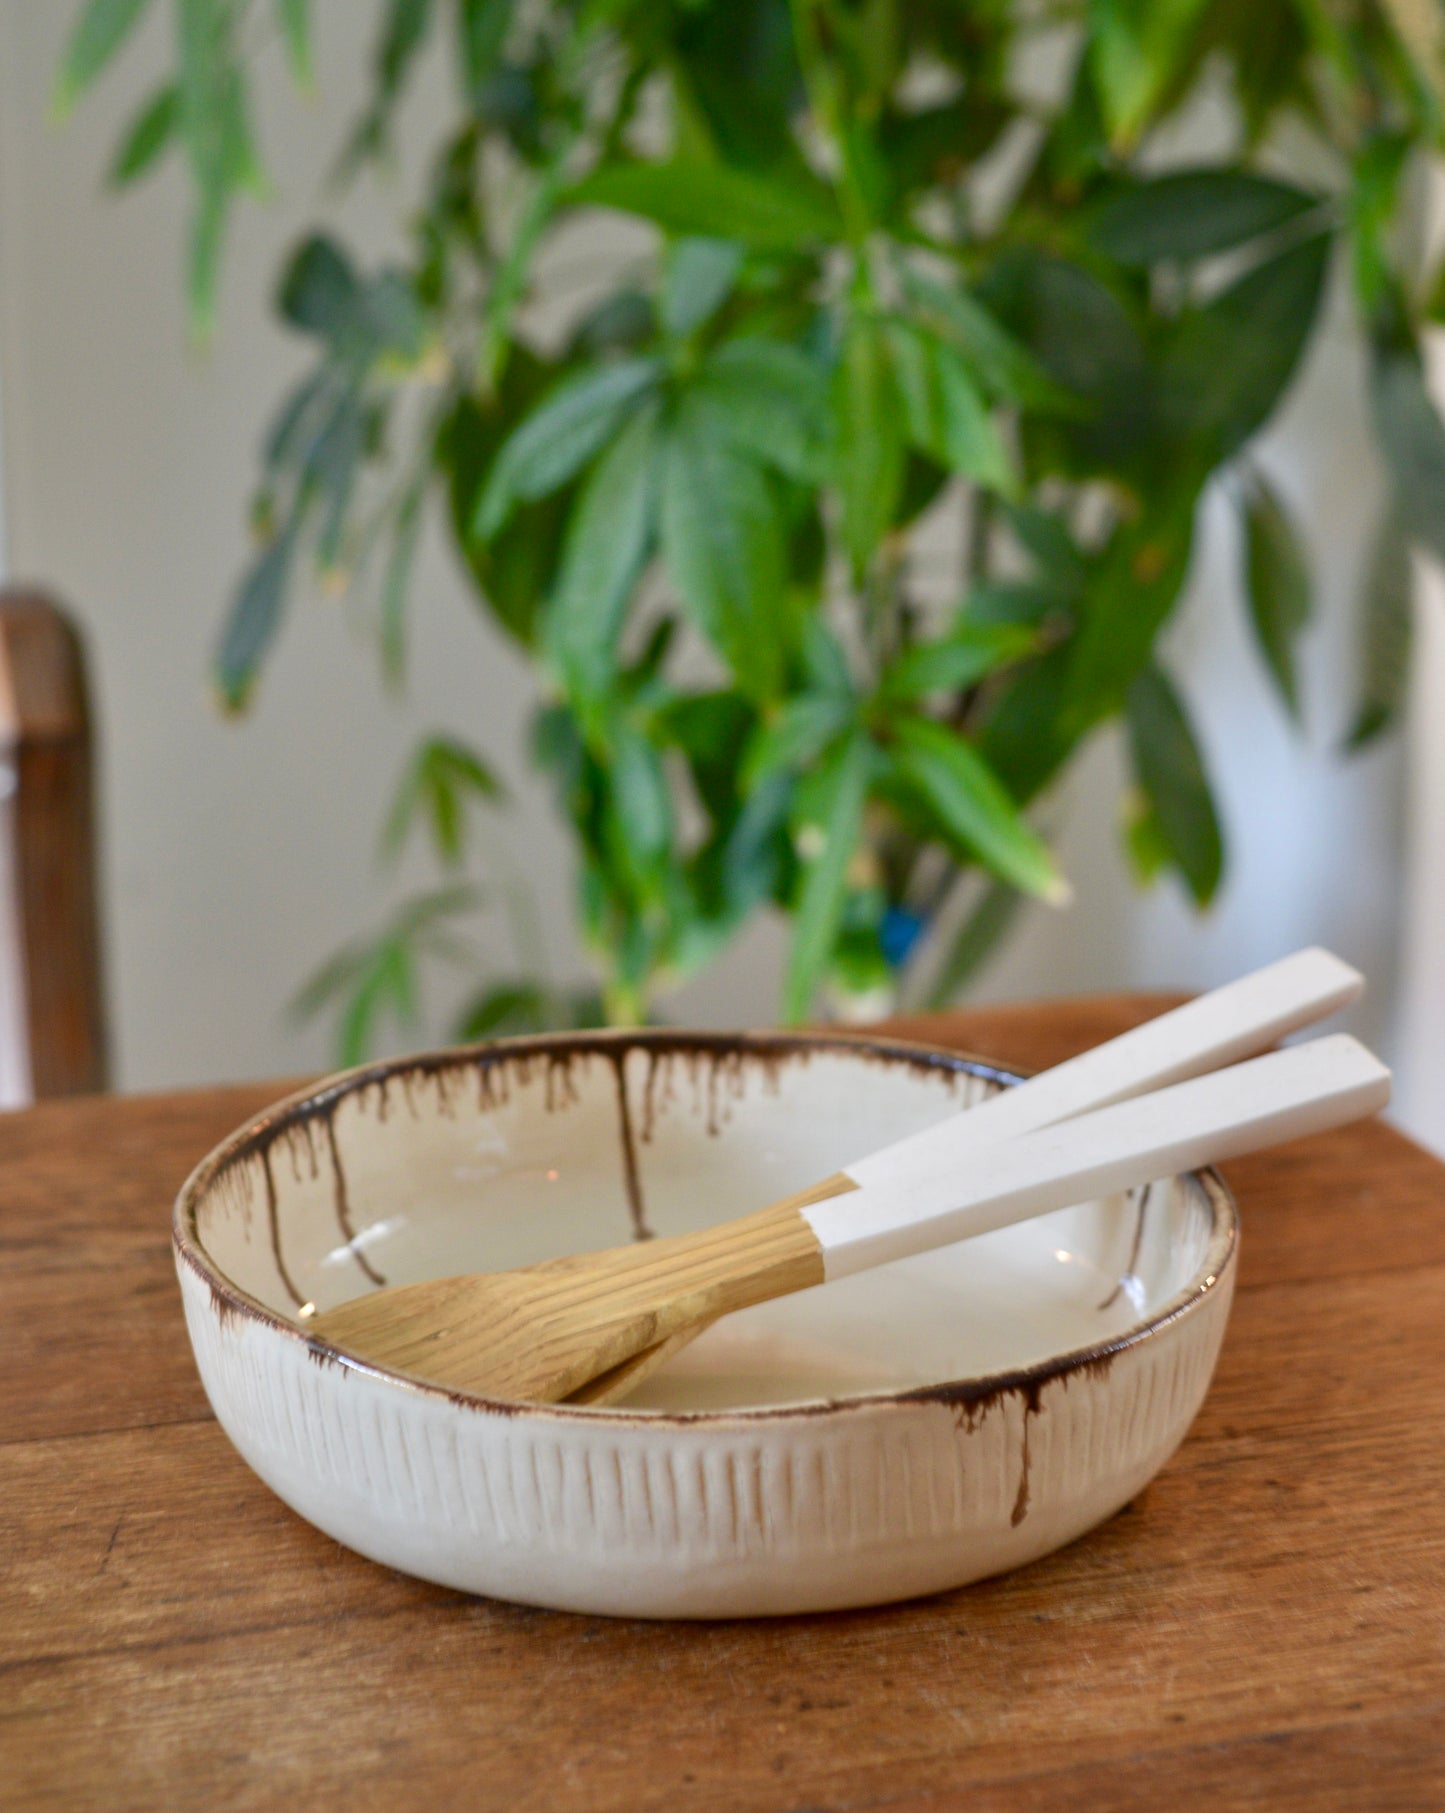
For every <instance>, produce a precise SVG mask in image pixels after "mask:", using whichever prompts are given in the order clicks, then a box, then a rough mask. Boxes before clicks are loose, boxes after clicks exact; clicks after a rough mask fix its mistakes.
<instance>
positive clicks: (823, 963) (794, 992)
mask: <svg viewBox="0 0 1445 1813" xmlns="http://www.w3.org/2000/svg"><path fill="white" fill-rule="evenodd" d="M874 765H875V751H874V748H873V745H872V744H871V743H870V742H869V741H868V740H867V738H866V737H862V736H855V737H850V738H849V740H848V741H847V742H846V743H843V744H841V745H840V746H839V748H838V750H837V752H836V753H835V754H834V755H833V756H831V757H830V758H829V760H828V762H827V763H826V765H825V767H824V768H823V770H822V771H821V772H820V774H819V776H818V783H819V784H818V787H817V789H816V791H815V792H814V795H813V799H814V804H815V807H816V811H817V817H816V820H815V821H814V822H812V823H810V824H808V825H805V826H803V827H802V828H801V829H800V833H799V841H800V843H801V844H802V845H803V846H804V857H803V865H802V875H801V883H802V885H801V888H800V890H799V894H798V898H797V903H796V911H795V915H794V921H793V942H792V946H791V949H790V950H789V953H788V969H787V978H786V981H785V983H784V987H783V1017H784V1018H785V1019H786V1020H788V1021H790V1022H797V1021H799V1020H801V1019H803V1018H804V1017H805V1016H806V1014H807V1012H808V1010H809V1008H810V1007H811V1005H812V1001H813V996H814V994H815V993H816V992H817V988H818V984H819V983H820V982H821V981H822V979H823V977H824V975H825V974H826V973H827V969H828V964H829V962H830V960H831V958H832V955H833V949H834V946H835V945H836V943H837V940H838V933H839V930H840V928H841V926H842V923H843V908H844V905H845V903H846V901H847V898H848V867H849V864H850V863H851V862H852V860H853V853H854V851H855V850H856V849H857V847H858V840H859V838H860V837H861V835H862V831H863V808H864V806H865V804H866V803H867V799H868V788H869V783H870V781H871V779H872V776H873V770H874Z"/></svg>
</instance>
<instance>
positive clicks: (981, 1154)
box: [801, 1032, 1390, 1282]
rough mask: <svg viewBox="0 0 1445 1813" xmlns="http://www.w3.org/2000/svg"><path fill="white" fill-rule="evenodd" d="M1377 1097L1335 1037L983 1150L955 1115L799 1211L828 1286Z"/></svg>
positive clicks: (1378, 1081)
mask: <svg viewBox="0 0 1445 1813" xmlns="http://www.w3.org/2000/svg"><path fill="white" fill-rule="evenodd" d="M1389 1100H1390V1073H1389V1071H1388V1070H1387V1069H1386V1068H1385V1066H1384V1065H1383V1064H1382V1063H1381V1062H1380V1060H1379V1059H1378V1058H1377V1057H1376V1056H1375V1055H1374V1053H1373V1052H1370V1051H1367V1050H1366V1049H1365V1047H1364V1046H1363V1045H1361V1044H1360V1042H1359V1040H1358V1039H1352V1038H1351V1037H1350V1036H1349V1034H1348V1033H1343V1032H1341V1033H1335V1034H1334V1035H1333V1036H1332V1037H1329V1038H1324V1039H1310V1040H1308V1041H1307V1042H1306V1043H1305V1044H1303V1045H1292V1046H1290V1047H1289V1048H1288V1049H1287V1050H1284V1051H1272V1052H1269V1053H1268V1054H1267V1055H1266V1056H1264V1057H1260V1058H1251V1059H1250V1060H1249V1062H1248V1063H1245V1064H1231V1065H1229V1066H1227V1067H1226V1068H1225V1069H1223V1070H1216V1071H1215V1072H1213V1074H1212V1075H1210V1076H1197V1077H1192V1078H1190V1080H1189V1081H1188V1082H1183V1083H1174V1084H1172V1085H1171V1086H1170V1087H1169V1088H1167V1089H1155V1090H1151V1091H1150V1092H1149V1093H1148V1094H1147V1095H1141V1096H1134V1097H1131V1098H1130V1099H1129V1100H1127V1101H1122V1102H1114V1103H1112V1104H1111V1105H1110V1106H1109V1107H1107V1108H1099V1109H1097V1110H1095V1112H1094V1113H1092V1114H1082V1115H1076V1116H1075V1117H1074V1118H1073V1119H1072V1120H1068V1121H1061V1122H1059V1123H1058V1124H1056V1125H1054V1126H1050V1127H1040V1128H1037V1129H1036V1130H1035V1131H1034V1132H1032V1133H1020V1134H1018V1135H1016V1136H1015V1137H1014V1138H1012V1139H1004V1140H1000V1141H998V1142H997V1143H989V1144H985V1145H983V1146H981V1147H980V1146H976V1145H974V1144H972V1143H971V1142H969V1141H967V1140H966V1139H964V1138H960V1137H959V1135H961V1134H965V1133H966V1131H967V1128H968V1121H969V1116H968V1115H966V1114H962V1115H958V1116H956V1117H955V1119H954V1121H953V1122H952V1123H951V1124H950V1127H949V1129H948V1131H949V1132H950V1133H951V1134H952V1135H953V1137H952V1138H951V1139H949V1140H947V1141H940V1142H938V1143H937V1144H936V1145H935V1146H934V1147H933V1148H932V1149H931V1150H930V1151H929V1154H928V1161H927V1163H926V1164H913V1165H908V1166H905V1167H904V1168H903V1170H902V1174H901V1175H897V1174H895V1173H894V1171H893V1169H892V1168H891V1166H890V1163H889V1156H890V1155H889V1153H887V1152H884V1153H879V1154H877V1155H876V1156H875V1157H873V1158H870V1159H865V1160H864V1161H863V1163H862V1164H855V1165H849V1166H848V1168H847V1172H846V1175H847V1176H849V1177H851V1178H852V1179H853V1180H854V1181H855V1182H856V1183H857V1184H858V1186H859V1187H858V1188H857V1189H856V1190H852V1191H849V1192H847V1193H845V1194H841V1195H834V1196H829V1197H827V1198H826V1199H825V1200H824V1201H822V1202H817V1203H812V1204H810V1205H808V1206H807V1207H805V1208H804V1209H803V1210H802V1211H801V1213H802V1215H803V1217H804V1219H805V1220H806V1221H807V1222H808V1224H809V1226H810V1227H811V1228H812V1230H813V1233H814V1235H815V1236H816V1238H817V1241H818V1244H819V1246H820V1247H821V1248H822V1250H823V1264H824V1271H825V1276H826V1277H827V1278H828V1279H829V1281H830V1282H831V1281H832V1280H834V1279H837V1278H846V1277H849V1276H850V1275H851V1274H852V1273H854V1272H859V1271H863V1270H864V1269H865V1268H867V1267H869V1266H875V1265H883V1264H886V1263H888V1262H889V1261H890V1260H894V1259H902V1258H906V1257H907V1256H908V1255H910V1254H913V1253H923V1252H928V1251H930V1250H931V1249H932V1248H934V1247H937V1246H941V1245H943V1244H945V1243H949V1242H954V1241H959V1240H968V1239H974V1238H976V1237H977V1236H978V1235H980V1234H988V1233H992V1232H993V1231H994V1229H996V1228H1003V1227H1007V1226H1009V1225H1011V1224H1012V1223H1014V1222H1018V1221H1024V1220H1027V1219H1028V1218H1029V1217H1031V1216H1034V1215H1039V1214H1043V1213H1045V1212H1047V1211H1048V1210H1050V1209H1058V1208H1061V1207H1063V1206H1065V1205H1066V1204H1068V1203H1071V1202H1077V1201H1078V1200H1079V1199H1080V1198H1081V1197H1084V1196H1101V1195H1107V1194H1109V1193H1110V1192H1114V1191H1118V1190H1127V1189H1133V1188H1138V1187H1141V1186H1142V1185H1144V1184H1146V1183H1148V1182H1149V1181H1150V1179H1152V1178H1156V1177H1167V1176H1169V1175H1170V1174H1171V1173H1173V1172H1175V1171H1181V1170H1188V1169H1191V1168H1195V1167H1198V1166H1200V1165H1203V1164H1206V1163H1215V1162H1218V1161H1221V1160H1223V1159H1226V1158H1238V1157H1239V1156H1240V1154H1241V1153H1245V1152H1255V1151H1258V1150H1259V1149H1260V1148H1261V1147H1263V1146H1278V1145H1282V1144H1284V1142H1285V1141H1286V1140H1291V1139H1303V1138H1304V1137H1305V1136H1306V1135H1307V1134H1311V1133H1323V1132H1325V1131H1326V1130H1327V1129H1329V1128H1331V1127H1341V1126H1344V1125H1345V1124H1346V1123H1347V1122H1349V1121H1353V1120H1359V1119H1360V1118H1361V1117H1362V1116H1364V1115H1367V1114H1374V1113H1377V1112H1378V1111H1379V1110H1380V1109H1381V1108H1384V1107H1385V1106H1386V1105H1387V1104H1388V1102H1389ZM910 1143H911V1142H907V1141H905V1142H904V1149H905V1150H907V1148H908V1146H909V1144H910ZM893 1150H894V1151H897V1150H898V1148H897V1147H894V1148H893Z"/></svg>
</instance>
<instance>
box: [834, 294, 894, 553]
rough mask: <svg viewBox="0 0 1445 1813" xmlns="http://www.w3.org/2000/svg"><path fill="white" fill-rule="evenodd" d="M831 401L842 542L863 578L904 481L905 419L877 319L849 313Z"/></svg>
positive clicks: (891, 521)
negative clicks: (903, 419) (834, 396)
mask: <svg viewBox="0 0 1445 1813" xmlns="http://www.w3.org/2000/svg"><path fill="white" fill-rule="evenodd" d="M836 395H837V400H836V403H835V406H834V423H835V430H836V441H835V447H834V479H835V483H836V484H837V487H838V501H839V504H840V506H841V510H842V518H843V542H844V546H845V547H846V548H847V550H848V555H849V558H850V560H851V561H852V564H853V572H854V576H855V578H861V576H862V575H863V573H864V572H865V571H866V569H867V567H868V565H869V562H870V561H871V560H872V558H873V556H874V554H875V553H876V552H877V550H878V546H879V544H880V543H881V541H882V540H883V537H884V536H885V535H886V534H887V533H888V531H889V529H890V528H891V527H892V526H893V522H894V518H895V515H896V513H897V509H898V501H899V496H900V494H901V491H902V486H903V450H904V444H903V426H904V425H903V421H902V409H901V406H900V405H901V399H900V397H899V394H898V388H897V385H896V384H895V382H894V377H893V369H892V362H891V361H890V359H889V357H888V348H887V345H886V343H885V341H884V338H883V335H882V332H881V331H880V328H879V324H878V323H877V322H876V321H874V320H872V319H870V318H869V317H868V316H866V315H853V316H852V317H851V318H850V319H849V322H848V328H847V334H846V337H845V339H844V342H843V358H842V362H841V364H840V365H839V368H838V376H837V381H836Z"/></svg>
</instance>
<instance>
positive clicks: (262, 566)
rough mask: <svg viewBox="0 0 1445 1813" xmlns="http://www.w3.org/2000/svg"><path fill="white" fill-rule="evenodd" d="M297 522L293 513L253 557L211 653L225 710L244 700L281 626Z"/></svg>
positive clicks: (230, 709) (242, 702) (243, 704)
mask: <svg viewBox="0 0 1445 1813" xmlns="http://www.w3.org/2000/svg"><path fill="white" fill-rule="evenodd" d="M297 531H298V524H297V520H296V518H295V517H294V516H293V517H292V518H291V520H290V522H288V523H287V525H286V527H285V528H284V529H283V530H282V532H281V533H280V534H279V535H278V536H276V538H275V539H274V540H273V541H272V542H271V543H270V545H269V546H268V547H265V548H263V549H262V550H261V552H260V553H259V554H258V555H257V556H256V558H255V560H254V561H253V562H252V563H251V565H250V567H249V568H248V569H247V571H246V573H245V575H244V576H243V578H242V580H241V584H240V587H239V588H238V590H237V592H236V596H235V598H234V600H233V601H232V604H231V609H230V611H229V613H228V615H227V617H226V623H225V627H224V629H223V630H222V633H221V645H220V648H219V649H218V651H217V654H216V662H215V674H216V684H217V685H218V687H219V688H220V693H221V702H222V704H223V705H224V706H225V707H226V709H227V710H228V711H240V710H241V709H242V708H243V707H244V706H245V705H246V703H247V702H248V700H249V698H250V695H251V689H252V687H253V686H254V685H255V681H256V675H257V672H258V671H259V669H260V666H261V663H262V661H263V660H264V659H265V657H266V652H267V650H268V649H269V648H270V646H271V643H272V641H273V640H274V639H275V635H276V631H277V630H278V629H279V628H280V625H281V613H282V610H283V608H284V607H285V603H286V588H287V586H288V585H289V583H290V579H291V562H292V557H293V556H294V554H295V552H296V540H297Z"/></svg>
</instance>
